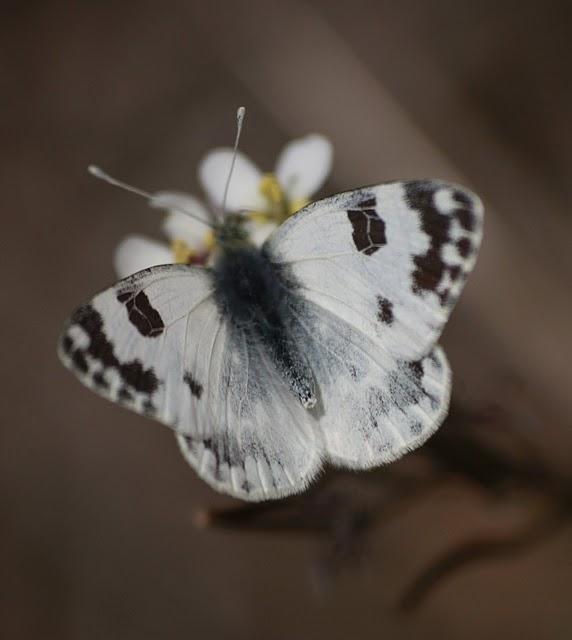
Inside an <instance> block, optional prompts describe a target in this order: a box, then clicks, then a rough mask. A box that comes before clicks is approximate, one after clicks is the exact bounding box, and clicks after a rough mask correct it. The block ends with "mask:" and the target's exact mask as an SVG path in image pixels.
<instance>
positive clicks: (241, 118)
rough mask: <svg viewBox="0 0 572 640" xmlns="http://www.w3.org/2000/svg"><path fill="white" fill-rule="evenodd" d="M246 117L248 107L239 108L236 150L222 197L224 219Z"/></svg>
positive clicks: (237, 113)
mask: <svg viewBox="0 0 572 640" xmlns="http://www.w3.org/2000/svg"><path fill="white" fill-rule="evenodd" d="M245 115H246V107H239V108H238V109H237V111H236V137H235V139H234V148H233V150H232V160H231V161H230V169H229V171H228V176H227V177H226V183H225V185H224V195H223V197H222V208H221V214H222V217H223V218H224V215H225V213H226V212H227V211H226V199H227V196H228V188H229V186H230V179H231V178H232V172H233V171H234V163H235V162H236V153H237V151H238V142H239V140H240V134H241V132H242V125H243V123H244V117H245Z"/></svg>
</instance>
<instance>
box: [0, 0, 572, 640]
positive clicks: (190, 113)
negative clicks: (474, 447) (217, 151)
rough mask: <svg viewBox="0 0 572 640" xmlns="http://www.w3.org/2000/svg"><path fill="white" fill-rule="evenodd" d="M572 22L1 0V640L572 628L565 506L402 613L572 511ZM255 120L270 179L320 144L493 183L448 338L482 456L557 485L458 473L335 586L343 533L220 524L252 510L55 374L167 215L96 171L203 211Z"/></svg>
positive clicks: (380, 163) (412, 12)
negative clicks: (455, 554) (428, 582)
mask: <svg viewBox="0 0 572 640" xmlns="http://www.w3.org/2000/svg"><path fill="white" fill-rule="evenodd" d="M571 29H572V5H571V4H570V3H569V2H567V1H566V0H560V1H554V0H553V1H550V0H543V1H542V2H541V1H540V0H520V1H519V2H509V1H502V0H501V1H500V2H499V1H498V0H497V1H494V2H493V1H492V0H491V1H489V0H485V1H481V2H478V3H477V2H468V1H467V0H431V1H429V2H423V1H422V0H406V1H399V2H384V1H373V0H370V1H368V0H353V1H352V2H341V1H340V2H337V1H329V0H309V1H307V2H294V1H293V2H286V1H282V2H279V1H278V2H275V1H271V0H252V1H249V2H231V1H229V2H220V1H218V0H209V1H208V2H207V1H205V0H186V1H185V0H179V1H177V0H175V1H170V2H164V3H157V2H152V1H151V0H124V1H123V2H109V1H107V0H105V1H101V2H97V3H90V2H58V1H56V0H49V1H48V0H44V1H38V0H35V1H34V0H30V1H29V2H25V3H22V2H9V1H6V2H4V3H3V4H2V21H1V23H0V42H1V43H2V47H1V49H2V53H1V54H0V86H1V91H2V100H1V102H2V123H1V125H0V126H1V127H2V129H3V133H2V139H3V143H2V153H1V154H0V166H1V173H0V175H1V177H2V184H3V188H2V222H3V224H2V234H1V237H2V258H3V264H4V268H3V278H2V305H1V313H2V335H3V337H4V342H3V346H2V363H3V365H2V367H1V376H2V382H1V389H2V397H3V411H2V432H1V433H2V436H1V437H2V443H1V450H0V460H1V470H0V473H1V476H0V477H1V485H0V499H1V504H2V516H1V531H0V545H1V546H0V553H1V566H2V588H1V589H0V593H1V596H0V598H1V605H0V628H1V629H2V635H3V636H4V637H7V638H8V637H10V638H26V639H27V638H58V639H65V638H73V639H76V638H81V639H90V638H107V639H111V638H121V639H123V640H126V639H129V638H134V639H135V638H137V639H138V640H142V639H143V638H157V637H164V638H188V637H193V638H216V639H218V638H234V639H240V638H249V639H255V638H332V639H333V638H340V639H341V638H348V637H358V638H361V637H384V638H411V637H423V638H440V639H448V638H455V639H458V638H463V639H465V638H467V639H471V638H482V637H491V638H503V639H505V640H509V639H511V638H518V639H519V640H525V639H527V638H531V639H532V638H534V639H536V638H550V639H553V638H554V639H565V638H570V637H571V636H572V611H571V609H570V596H571V592H572V571H571V565H572V541H571V536H570V534H571V533H572V526H570V520H569V519H567V518H566V516H565V515H564V517H563V518H562V519H561V521H560V525H561V526H558V527H556V528H554V530H553V531H552V532H551V535H547V536H539V537H542V539H541V540H535V541H534V542H535V543H534V544H528V543H527V544H520V543H518V544H515V545H514V548H511V549H510V552H509V553H493V554H491V556H489V557H485V558H483V559H482V561H477V562H473V563H471V564H470V565H467V566H466V567H465V568H463V569H462V570H459V571H456V572H453V573H452V574H451V576H450V577H449V578H448V579H447V580H443V581H442V582H440V583H439V584H438V585H436V587H435V588H434V589H433V590H432V591H431V593H430V594H429V595H428V596H427V597H426V598H425V599H424V600H423V602H422V603H421V605H420V606H418V607H416V608H415V609H414V610H407V611H403V610H398V609H397V608H396V602H399V598H400V594H401V593H403V591H404V590H407V588H408V585H410V584H411V583H412V581H415V579H416V576H418V575H419V573H420V572H423V570H424V569H426V568H427V567H428V566H430V565H431V562H432V561H433V560H434V559H435V558H436V557H440V556H442V555H443V554H446V553H447V550H448V549H451V548H455V546H456V545H459V544H463V541H464V540H472V539H474V538H475V536H476V537H477V538H478V539H481V538H483V537H484V539H487V537H489V538H490V537H491V536H492V537H493V538H495V536H496V538H497V539H498V538H499V536H500V538H501V539H504V538H506V539H508V540H510V539H511V536H512V535H513V533H512V532H514V531H517V532H518V531H520V530H522V527H525V528H526V523H527V522H528V521H529V520H530V519H532V520H534V518H536V516H537V515H538V514H539V513H540V514H542V513H543V509H544V508H545V506H546V505H552V504H555V503H559V504H560V503H562V502H566V500H568V504H569V503H570V500H569V496H570V493H569V492H568V493H567V489H566V486H569V485H567V482H569V481H567V480H566V478H570V473H569V472H570V459H571V456H570V452H571V445H572V433H571V419H570V415H571V409H572V394H571V393H570V383H571V381H572V375H571V372H570V363H571V356H572V349H571V332H570V324H571V322H570V321H571V318H572V299H571V295H570V282H571V276H572V259H571V253H570V251H571V240H570V239H571V237H572V217H571V215H570V205H571V196H572V155H571V153H570V149H571V148H572V127H571V126H570V114H571V113H572V82H571V76H570V67H571V62H572V50H571V44H570V32H571ZM242 104H244V105H246V106H247V108H248V116H247V123H246V126H245V130H244V132H243V138H242V149H243V151H244V152H245V153H247V154H248V155H250V156H251V157H252V158H254V159H255V160H256V161H257V162H258V164H260V165H261V166H262V167H264V168H266V169H270V168H271V167H272V166H273V164H274V159H275V157H276V154H277V153H278V152H279V150H280V149H281V148H282V146H283V144H284V143H285V142H286V141H287V140H289V139H291V138H293V137H297V136H300V135H303V134H305V133H308V132H312V131H317V132H321V133H324V134H326V135H327V136H329V137H330V138H331V140H332V141H333V143H334V146H335V151H336V157H335V162H334V170H333V173H332V176H331V179H330V182H329V184H328V189H327V190H326V191H335V190H342V189H347V188H353V187H356V186H359V185H362V184H367V183H373V182H380V181H383V180H389V179H395V178H412V177H439V178H443V179H452V180H457V181H460V182H462V183H464V184H467V185H468V186H471V187H472V188H473V189H474V190H476V191H477V192H478V193H479V194H480V195H481V197H482V198H483V200H484V202H485V205H486V208H487V219H486V231H485V240H484V244H483V248H482V253H481V258H480V262H479V264H478V266H477V269H476V271H475V273H474V275H473V276H472V278H471V279H470V281H469V283H468V286H467V289H466V291H465V294H464V295H463V297H462V299H461V302H460V304H459V306H458V308H457V310H456V312H455V314H454V316H453V319H452V320H451V322H450V324H449V326H448V328H447V331H446V334H445V336H444V343H445V346H446V349H447V352H448V354H449V357H450V360H451V362H452V365H453V368H454V372H455V391H454V394H455V402H456V403H457V404H458V405H461V406H462V407H463V411H465V412H468V414H470V415H471V416H473V418H472V420H471V424H472V425H473V426H472V427H471V428H472V431H471V433H474V432H475V430H476V431H477V432H478V433H480V434H481V435H482V441H483V442H485V443H489V444H490V443H496V442H497V440H499V439H498V438H497V436H498V434H502V438H501V440H502V441H503V444H502V446H500V445H499V446H500V448H499V449H498V450H499V451H500V453H499V455H500V456H501V458H502V456H503V455H506V456H508V458H507V460H509V462H510V461H511V460H514V457H510V456H512V455H513V452H514V451H518V450H519V447H521V445H522V442H526V447H527V451H528V453H527V456H528V457H527V460H528V462H529V463H530V465H531V466H532V468H534V465H535V464H538V468H542V469H543V470H547V474H548V475H549V476H550V478H551V481H550V482H548V483H547V486H548V485H549V486H550V490H546V491H545V490H544V483H543V482H538V483H536V481H532V482H528V483H526V482H525V483H524V488H523V486H521V484H519V483H516V484H517V485H518V488H517V489H515V490H512V489H511V490H508V491H504V492H500V493H499V492H497V491H495V492H493V493H491V492H490V491H488V490H485V489H483V486H478V483H477V485H476V484H475V483H474V482H471V481H468V480H467V478H466V476H465V475H463V474H464V471H463V468H462V467H463V462H462V461H459V468H458V469H457V470H456V471H455V472H452V473H449V474H448V476H447V477H448V478H449V479H450V482H445V483H443V485H442V486H440V487H438V488H437V489H436V490H435V491H432V492H430V494H429V495H428V496H427V497H425V498H423V499H420V500H418V501H417V502H416V503H415V504H412V505H410V507H411V508H408V509H405V510H403V511H400V510H397V512H396V513H395V514H393V515H391V517H387V518H384V519H382V522H381V523H380V522H376V523H375V524H374V525H372V526H370V527H369V528H368V532H367V538H366V540H365V541H364V545H363V546H364V549H363V550H362V553H361V554H360V561H359V562H358V561H357V560H356V561H355V562H354V561H353V560H352V558H353V555H352V554H347V557H345V559H344V562H342V563H338V564H337V565H336V567H337V568H336V570H335V571H332V570H328V562H330V561H331V558H332V554H334V555H335V541H334V552H332V547H331V545H332V540H331V536H329V534H328V533H323V532H322V533H318V534H316V533H311V532H306V531H304V530H303V529H304V527H303V526H301V527H300V528H301V529H302V530H301V531H300V530H296V533H294V532H293V531H292V530H291V529H296V526H291V525H292V522H294V524H296V523H298V524H299V523H300V522H302V520H303V517H302V516H300V515H299V513H297V512H296V511H295V512H294V515H293V516H291V521H290V525H287V526H285V527H284V528H283V530H282V529H281V528H280V527H277V530H273V531H271V532H269V531H267V530H265V529H266V528H267V527H263V526H258V525H257V524H256V520H254V521H253V524H252V523H251V524H249V526H247V527H244V526H232V527H229V526H226V527H224V528H220V527H207V528H204V527H203V528H199V527H197V526H196V520H197V518H196V514H197V513H198V512H202V513H203V514H204V510H205V509H212V508H220V509H226V508H228V507H230V508H235V507H237V506H238V504H237V503H235V502H234V501H232V500H231V499H228V498H225V497H222V496H218V495H216V494H214V493H213V492H212V491H211V490H210V489H209V488H208V487H207V486H206V485H205V484H204V483H202V482H201V481H200V480H199V479H198V478H197V477H196V475H195V474H194V473H193V472H192V471H191V469H190V468H188V467H187V466H186V464H185V462H184V461H183V459H182V457H181V456H180V455H179V453H178V450H177V448H176V446H175V443H174V439H173V437H172V434H171V433H169V432H168V430H166V429H163V428H161V427H160V426H158V425H157V424H156V423H153V422H151V421H147V420H145V419H143V418H139V417H137V416H135V415H131V414H129V413H127V412H125V411H123V410H121V409H119V408H117V407H115V406H112V405H111V404H110V403H106V402H104V401H103V400H101V399H99V398H97V397H96V396H95V395H93V394H91V393H90V392H89V391H87V390H86V389H84V388H83V387H81V385H79V384H78V383H77V382H76V381H75V380H74V379H73V378H72V377H71V376H70V375H69V374H68V372H66V371H65V370H64V369H63V368H62V367H61V366H60V365H59V363H58V361H57V358H56V355H55V343H56V338H57V335H58V333H59V330H60V327H61V325H62V323H63V321H64V320H65V317H66V315H67V314H68V313H69V312H70V311H71V310H72V309H73V308H74V307H75V306H76V305H77V304H78V303H80V302H82V301H84V300H85V299H87V298H88V297H89V296H90V295H92V294H93V293H94V292H96V291H98V290H99V289H101V288H103V287H105V286H108V285H109V284H111V283H112V282H113V280H114V274H113V270H112V263H111V257H112V254H113V250H114V247H115V246H116V244H117V243H118V242H119V241H120V240H121V238H123V237H124V236H125V235H126V234H128V233H132V232H138V233H143V234H148V235H154V236H157V237H158V236H159V226H160V225H159V223H160V218H159V217H158V215H157V213H156V212H153V211H152V210H150V209H148V208H147V207H146V206H145V204H144V203H142V202H141V201H140V200H139V199H137V198H131V197H129V196H128V195H126V194H124V193H121V192H119V191H117V190H114V189H111V188H107V187H105V186H104V185H102V184H99V183H97V182H95V181H94V180H93V179H90V178H89V176H88V175H87V173H86V171H85V168H86V166H87V165H88V164H89V163H92V162H96V163H100V164H101V165H102V166H103V167H105V168H106V169H108V170H109V171H110V172H111V173H112V174H115V175H117V176H119V177H123V178H124V179H126V180H128V181H131V182H133V183H135V184H137V185H140V186H142V187H144V188H147V189H149V190H151V191H153V190H158V189H178V190H183V191H189V192H191V193H195V194H199V188H198V183H197V179H196V167H197V164H198V162H199V160H200V158H201V157H202V156H203V154H204V153H205V152H206V151H207V150H208V149H210V148H212V147H214V146H219V145H225V146H226V145H229V144H230V143H231V142H232V138H233V135H234V113H235V109H236V107H237V106H238V105H242ZM475 416H476V417H475ZM479 416H480V418H479ZM491 416H493V419H492V423H491ZM460 422H462V420H461V421H460ZM475 425H476V426H475ZM454 427H455V428H457V427H458V429H463V428H465V427H463V425H462V424H460V425H456V424H450V425H445V427H443V429H444V430H448V432H449V434H450V435H451V432H453V433H452V436H451V437H453V438H454V437H455V430H454ZM438 437H441V436H440V435H439V436H436V438H438ZM479 437H480V435H479ZM515 443H520V444H515ZM491 446H492V445H491ZM495 446H496V445H495ZM470 451H471V449H469V457H468V460H469V462H470V459H471V455H470ZM507 452H511V453H510V455H509V453H507ZM517 458H518V456H517ZM536 461H538V462H536ZM509 462H507V465H508V467H507V469H508V472H507V473H508V476H509V480H510V469H511V464H512V463H509ZM398 464H400V465H401V463H398ZM407 464H410V463H405V466H403V465H402V467H400V468H403V469H406V468H408V467H407ZM392 466H393V465H392ZM422 466H423V465H422V464H421V465H420V467H419V468H421V467H422ZM481 472H483V473H484V476H483V477H484V478H485V481H484V485H486V484H487V466H486V464H485V465H484V467H483V468H482V469H481ZM383 473H384V471H382V472H379V473H378V476H379V482H380V483H382V484H383V482H385V480H384V476H383ZM387 473H388V474H390V473H393V471H389V469H388V471H387ZM415 473H417V470H416V471H415ZM379 474H381V475H379ZM567 474H568V475H567ZM364 475H368V474H364ZM532 475H533V476H534V474H532ZM378 476H375V477H374V476H372V477H371V478H374V481H376V482H377V480H375V478H378ZM425 477H426V476H423V475H422V474H421V479H420V482H422V483H423V482H425V480H424V478H425ZM371 478H370V479H371ZM554 478H556V480H554V482H553V481H552V480H553V479H554ZM346 480H347V482H348V483H350V484H351V483H354V482H355V481H356V478H355V477H352V478H349V479H346ZM346 480H344V479H343V478H342V483H343V482H346ZM326 481H327V479H326V480H324V482H326ZM481 484H483V483H481ZM509 484H510V482H509ZM554 487H556V489H554ZM318 491H319V489H318ZM342 493H343V492H342ZM355 493H356V496H357V499H360V498H361V497H362V494H361V490H360V489H359V488H358V489H356V491H355ZM344 495H345V494H344ZM350 502H351V499H350ZM309 504H310V510H311V507H312V503H309ZM307 509H308V506H307V505H306V510H307ZM326 511H327V510H326ZM320 513H321V512H320ZM333 513H334V515H332V514H331V513H329V512H327V513H326V515H324V518H325V520H328V518H330V519H333V521H335V520H336V517H337V516H336V515H335V514H336V513H338V512H337V511H336V510H335V509H334V511H333ZM563 513H564V514H566V509H563ZM304 517H307V513H306V516H304ZM203 519H204V518H203ZM249 522H250V521H249ZM334 525H335V522H334ZM326 529H328V527H326ZM333 529H335V526H334V527H333ZM503 536H504V538H503ZM334 537H335V536H334ZM532 537H534V536H532ZM485 546H486V545H485ZM509 547H510V545H509ZM340 564H341V565H343V566H342V567H341V568H340V567H339V566H338V565H340Z"/></svg>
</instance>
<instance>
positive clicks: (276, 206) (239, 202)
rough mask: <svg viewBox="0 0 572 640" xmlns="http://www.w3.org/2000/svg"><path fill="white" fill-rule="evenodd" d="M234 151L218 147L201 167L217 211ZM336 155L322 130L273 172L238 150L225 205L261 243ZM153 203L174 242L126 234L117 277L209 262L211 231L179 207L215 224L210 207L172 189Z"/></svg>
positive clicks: (290, 149)
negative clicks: (164, 212) (161, 212)
mask: <svg viewBox="0 0 572 640" xmlns="http://www.w3.org/2000/svg"><path fill="white" fill-rule="evenodd" d="M232 153H233V151H232V149H215V150H214V151H211V152H210V153H208V154H207V155H206V156H205V158H204V159H203V160H202V161H201V163H200V165H199V180H200V182H201V185H202V187H203V188H204V190H205V191H206V193H207V195H208V197H209V200H210V202H211V204H212V206H213V208H214V209H215V210H217V211H221V210H222V205H223V199H224V189H225V184H226V180H227V176H228V171H229V168H230V163H231V161H232ZM332 156H333V151H332V145H331V143H330V142H329V141H328V140H327V139H326V138H325V137H324V136H321V135H318V134H311V135H308V136H306V137H304V138H300V139H298V140H293V141H292V142H290V143H289V144H287V145H286V146H285V147H284V149H283V150H282V152H281V153H280V155H279V156H278V160H277V162H276V167H275V170H274V173H266V174H264V173H262V171H261V170H260V169H259V168H258V167H257V166H256V165H255V164H254V163H253V162H251V161H250V160H249V159H248V158H247V157H246V156H245V155H244V154H242V153H240V152H238V153H237V156H236V160H235V165H234V171H233V175H232V179H231V182H230V186H229V189H228V194H227V200H226V206H225V208H226V210H227V211H230V212H241V213H244V214H245V215H246V217H247V222H246V223H245V226H246V230H247V232H248V234H249V238H250V240H251V241H252V242H253V243H254V244H255V245H256V246H261V245H262V244H263V243H264V241H265V240H266V238H267V237H268V236H269V235H270V233H272V231H273V230H274V229H275V228H276V227H277V226H278V225H279V224H280V223H281V222H283V221H284V220H285V219H286V218H287V217H288V216H290V215H291V214H293V213H295V212H296V211H298V210H299V209H301V208H302V207H303V206H305V205H306V204H307V203H308V202H309V201H310V198H311V196H312V195H313V194H314V193H316V191H318V189H320V187H321V186H322V185H323V184H324V181H325V180H326V178H327V177H328V174H329V173H330V169H331V165H332ZM151 206H153V207H157V208H160V209H165V210H167V211H168V213H167V216H166V218H165V221H164V223H163V231H164V232H165V234H166V236H167V238H168V239H169V240H170V246H168V245H167V244H166V243H162V242H159V241H156V240H151V239H148V238H144V237H142V236H138V235H133V236H128V237H127V238H125V239H124V240H123V241H122V242H121V243H120V244H119V246H118V247H117V249H116V252H115V270H116V272H117V274H118V275H119V277H121V278H124V277H126V276H128V275H131V274H132V273H135V272H136V271H140V270H141V269H145V268H148V267H152V266H155V265H159V264H170V263H174V262H179V263H185V264H205V263H206V262H207V261H208V259H209V256H210V253H211V251H212V249H213V248H214V237H213V233H212V231H211V229H209V227H207V226H206V225H203V224H202V223H201V222H199V221H197V220H193V218H191V217H189V216H186V215H184V214H183V213H181V210H183V211H188V212H190V213H192V214H193V215H195V216H197V217H198V218H200V219H201V220H205V221H208V222H210V223H211V224H212V223H213V222H214V221H215V218H214V217H213V215H212V214H211V213H210V212H209V211H208V209H207V208H206V207H204V206H203V205H202V204H201V202H199V200H197V199H196V198H193V197H192V196H189V195H185V194H182V193H174V192H162V193H158V194H156V195H155V196H154V197H153V199H152V200H151Z"/></svg>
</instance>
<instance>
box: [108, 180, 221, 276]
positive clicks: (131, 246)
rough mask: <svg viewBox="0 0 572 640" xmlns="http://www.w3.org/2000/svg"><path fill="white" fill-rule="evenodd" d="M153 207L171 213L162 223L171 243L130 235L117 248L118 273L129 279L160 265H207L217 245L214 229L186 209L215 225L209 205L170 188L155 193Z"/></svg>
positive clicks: (115, 259)
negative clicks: (207, 206)
mask: <svg viewBox="0 0 572 640" xmlns="http://www.w3.org/2000/svg"><path fill="white" fill-rule="evenodd" d="M151 206H152V207H155V208H157V209H165V210H167V212H168V213H167V215H166V216H165V219H164V221H163V225H162V226H163V231H164V233H165V235H166V236H167V238H168V239H169V240H170V245H168V244H166V243H165V242H159V241H157V240H151V239H149V238H145V237H143V236H139V235H132V236H127V238H125V239H124V240H123V241H122V242H121V243H120V244H119V246H118V247H117V249H116V250H115V256H114V266H115V271H116V273H117V275H118V276H119V277H120V278H125V277H127V276H129V275H131V274H132V273H136V272H137V271H141V269H147V268H148V267H154V266H156V265H160V264H171V263H176V262H179V263H183V264H205V263H206V262H207V260H208V257H209V255H210V252H211V251H212V248H213V246H214V237H213V232H212V231H211V229H210V228H209V227H208V226H207V225H204V224H202V223H201V222H199V221H198V220H194V219H193V218H191V217H189V216H187V215H185V214H184V213H182V212H183V211H188V212H189V213H191V214H193V215H194V216H196V217H198V218H200V219H201V220H205V221H207V222H209V223H211V224H212V222H213V216H212V215H211V214H210V213H209V211H208V210H207V209H206V207H204V206H203V204H202V203H201V202H199V200H197V199H196V198H193V197H192V196H189V195H186V194H182V193H176V192H168V191H164V192H160V193H157V194H155V195H154V196H153V199H152V200H151Z"/></svg>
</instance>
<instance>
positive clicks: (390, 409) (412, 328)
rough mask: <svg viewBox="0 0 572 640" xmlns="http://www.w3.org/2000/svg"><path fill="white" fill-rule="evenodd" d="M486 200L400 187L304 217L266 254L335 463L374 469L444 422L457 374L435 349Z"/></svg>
mask: <svg viewBox="0 0 572 640" xmlns="http://www.w3.org/2000/svg"><path fill="white" fill-rule="evenodd" d="M482 219H483V210H482V205H481V203H480V200H479V199H478V198H477V197H476V196H475V195H474V194H472V193H470V192H469V191H467V190H466V189H463V188H462V187H459V186H457V185H450V184H447V183H443V182H439V181H411V182H393V183H387V184H382V185H379V186H374V187H366V188H363V189H357V190H355V191H351V192H347V193H342V194H338V195H336V196H333V197H331V198H326V199H325V200H321V201H319V202H316V203H314V204H312V205H310V206H308V207H306V208H305V209H303V210H302V211H301V212H300V213H298V214H297V215H296V216H294V217H293V218H291V219H290V220H288V221H287V222H286V223H285V224H284V225H282V227H280V228H279V229H278V230H277V231H276V232H274V233H273V234H272V235H271V236H270V238H269V239H268V241H267V243H266V245H265V246H264V249H263V250H264V252H265V254H266V255H267V256H268V258H269V259H270V260H271V261H272V262H273V263H275V264H277V265H279V266H280V267H281V268H282V269H285V268H288V269H289V270H290V274H291V279H292V280H293V281H296V282H297V283H298V294H299V295H300V296H301V299H302V300H303V304H300V305H299V307H298V308H297V309H296V310H295V312H296V314H297V316H298V319H299V323H300V327H301V330H302V331H303V333H304V334H305V338H302V337H301V338H300V339H305V340H306V344H307V345H308V359H309V361H310V362H311V365H312V367H313V370H314V373H315V376H316V381H317V385H318V387H319V389H320V394H321V402H322V409H323V416H322V417H321V418H320V427H321V431H322V437H323V439H324V442H325V448H326V454H327V456H328V457H329V458H330V459H331V460H332V461H333V462H335V463H337V464H341V465H344V466H350V467H356V468H361V467H370V466H375V465H377V464H383V463H385V462H389V461H391V460H394V459H396V458H398V457H399V456H401V455H403V453H405V452H406V451H408V450H410V449H413V448H415V447H417V446H419V445H420V444H421V443H422V442H424V441H425V440H426V439H427V437H429V435H431V433H433V432H434V431H435V430H436V429H437V428H438V427H439V425H440V424H441V422H442V421H443V419H444V417H445V415H446V413H447V408H448V403H449V397H450V388H451V384H450V370H449V366H448V363H447V360H446V358H445V356H444V353H443V352H442V350H441V349H440V348H439V347H436V346H435V345H436V343H437V340H438V338H439V336H440V334H441V331H442V329H443V327H444V325H445V323H446V321H447V318H448V316H449V314H450V312H451V309H452V308H453V306H454V304H455V302H456V300H457V298H458V296H459V294H460V292H461V289H462V287H463V284H464V282H465V280H466V278H467V275H468V273H469V272H470V270H471V269H472V267H473V265H474V263H475V260H476V255H477V252H478V248H479V244H480V240H481V235H482Z"/></svg>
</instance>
